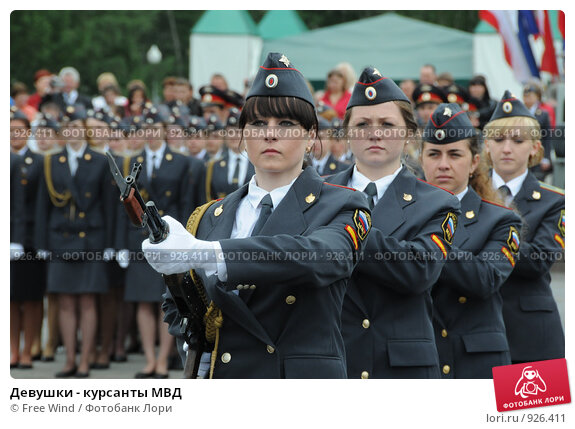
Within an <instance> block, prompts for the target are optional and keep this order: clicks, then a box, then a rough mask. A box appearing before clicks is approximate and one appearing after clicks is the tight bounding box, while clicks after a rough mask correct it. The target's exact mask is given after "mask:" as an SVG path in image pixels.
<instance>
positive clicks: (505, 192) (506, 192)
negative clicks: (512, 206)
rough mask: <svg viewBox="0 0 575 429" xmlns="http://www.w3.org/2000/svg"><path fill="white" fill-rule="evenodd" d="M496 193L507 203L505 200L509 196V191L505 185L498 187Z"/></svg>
mask: <svg viewBox="0 0 575 429" xmlns="http://www.w3.org/2000/svg"><path fill="white" fill-rule="evenodd" d="M498 191H499V194H500V195H501V196H502V197H503V200H504V201H505V202H507V198H509V197H510V196H511V189H509V187H508V186H507V185H503V186H500V187H499V189H498Z"/></svg>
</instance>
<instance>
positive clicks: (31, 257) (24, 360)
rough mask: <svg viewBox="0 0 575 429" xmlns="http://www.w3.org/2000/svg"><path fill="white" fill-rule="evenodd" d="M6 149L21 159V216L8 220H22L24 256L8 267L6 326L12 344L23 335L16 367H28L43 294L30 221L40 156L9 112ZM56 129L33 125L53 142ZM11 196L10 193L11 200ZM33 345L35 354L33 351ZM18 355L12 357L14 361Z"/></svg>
mask: <svg viewBox="0 0 575 429" xmlns="http://www.w3.org/2000/svg"><path fill="white" fill-rule="evenodd" d="M10 127H11V129H10V131H11V134H10V148H11V151H12V153H15V154H18V155H20V157H21V161H22V162H21V163H20V164H19V165H20V171H18V173H19V174H18V185H19V186H18V187H17V190H18V191H19V194H20V195H16V197H22V199H23V203H24V207H25V208H26V209H25V211H24V212H23V213H20V214H19V215H18V216H21V217H23V218H20V219H17V218H15V217H14V216H11V217H10V220H11V221H13V220H14V221H15V220H18V221H23V224H24V231H25V236H24V238H23V241H22V243H20V244H22V245H23V246H24V248H23V250H24V251H25V255H24V256H25V257H24V258H22V259H17V260H15V261H14V262H12V263H11V264H10V314H11V315H12V313H13V311H14V312H15V313H16V315H15V319H14V320H13V321H12V322H11V323H10V328H11V332H12V330H14V333H15V335H16V337H15V338H16V343H17V344H19V339H20V328H22V331H23V332H24V348H23V351H22V355H21V356H20V359H19V361H18V363H19V367H20V368H31V367H32V360H31V359H32V358H33V357H34V354H39V353H40V352H41V339H40V337H41V335H40V334H41V328H42V316H43V300H44V293H45V291H46V261H44V260H41V259H39V258H36V249H35V248H34V221H35V216H36V196H37V194H38V185H39V183H40V179H41V173H42V161H43V157H42V155H40V154H38V153H34V152H32V151H31V150H30V148H29V147H28V146H27V145H26V140H27V137H28V133H29V132H30V123H29V122H28V119H27V118H26V116H25V115H24V114H23V113H22V112H20V111H15V112H10ZM57 128H58V126H57V123H56V122H55V121H52V120H49V119H48V120H46V119H45V118H42V119H41V120H39V121H38V123H37V126H36V138H37V139H38V138H43V139H44V138H45V139H54V137H55V133H56V130H57ZM12 197H13V195H12V194H11V198H12ZM34 343H36V345H35V347H36V349H37V350H36V351H35V352H34V350H33V349H34ZM17 357H18V355H17V354H16V358H17Z"/></svg>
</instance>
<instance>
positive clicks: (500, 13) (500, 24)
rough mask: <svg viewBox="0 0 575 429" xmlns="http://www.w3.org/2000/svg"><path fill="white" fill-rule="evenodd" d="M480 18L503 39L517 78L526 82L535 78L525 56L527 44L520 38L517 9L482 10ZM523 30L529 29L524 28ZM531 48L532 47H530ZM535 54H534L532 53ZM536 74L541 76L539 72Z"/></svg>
mask: <svg viewBox="0 0 575 429" xmlns="http://www.w3.org/2000/svg"><path fill="white" fill-rule="evenodd" d="M479 19H482V20H483V21H486V22H487V23H488V24H490V25H491V26H492V27H493V28H495V29H496V30H497V32H498V33H499V34H500V35H501V38H502V39H503V46H504V50H505V60H506V61H507V64H509V66H510V67H511V69H512V70H513V74H514V76H515V78H516V79H517V80H518V81H519V82H522V83H525V82H527V81H529V80H530V79H532V78H533V76H534V75H533V74H532V72H533V71H532V69H531V67H530V66H529V63H528V62H527V59H526V57H525V49H526V46H522V44H521V41H520V39H519V17H518V11H516V10H480V11H479ZM522 31H523V32H525V31H527V30H525V29H524V28H523V29H522ZM529 49H531V48H530V47H529ZM531 55H533V54H531ZM535 76H539V73H537V74H536V75H535Z"/></svg>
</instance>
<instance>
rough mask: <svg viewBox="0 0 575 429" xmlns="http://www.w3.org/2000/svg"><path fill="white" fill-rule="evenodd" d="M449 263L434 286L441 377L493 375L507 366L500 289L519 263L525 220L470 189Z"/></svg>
mask: <svg viewBox="0 0 575 429" xmlns="http://www.w3.org/2000/svg"><path fill="white" fill-rule="evenodd" d="M461 213H462V215H461V216H460V217H459V219H460V222H459V225H458V226H457V234H455V241H454V245H453V246H452V248H451V254H450V258H449V260H448V262H447V263H446V264H445V266H444V267H443V270H442V272H441V276H440V277H439V281H438V282H437V283H436V284H435V286H434V287H433V290H432V297H433V306H434V318H433V321H434V327H435V341H436V344H437V351H438V352H439V361H440V367H441V368H442V369H443V371H442V378H491V377H492V373H491V368H492V367H493V366H500V365H509V364H510V363H511V358H510V355H509V345H508V344H507V338H506V336H505V324H504V323H503V314H502V307H503V302H502V299H501V295H500V293H499V289H500V288H501V285H502V284H503V283H504V282H505V280H507V277H509V275H510V274H511V271H512V270H513V266H514V264H515V263H516V257H517V251H518V245H519V233H520V231H521V219H520V218H519V216H518V215H517V214H516V213H514V212H513V211H512V210H510V209H507V208H505V207H501V206H498V205H496V204H493V203H490V202H488V201H485V200H481V197H479V195H477V193H476V192H475V191H474V190H473V189H472V188H469V190H468V191H467V193H466V194H465V196H464V197H463V199H462V200H461Z"/></svg>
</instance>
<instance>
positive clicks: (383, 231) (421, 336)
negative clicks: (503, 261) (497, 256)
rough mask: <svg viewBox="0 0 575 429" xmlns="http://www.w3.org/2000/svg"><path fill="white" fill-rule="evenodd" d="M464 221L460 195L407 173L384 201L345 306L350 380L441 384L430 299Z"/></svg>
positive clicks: (341, 180) (337, 178)
mask: <svg viewBox="0 0 575 429" xmlns="http://www.w3.org/2000/svg"><path fill="white" fill-rule="evenodd" d="M352 172H353V166H351V167H349V168H348V169H347V170H346V171H343V172H341V173H339V174H336V175H334V176H332V177H330V178H328V181H329V182H331V183H336V184H340V185H347V183H348V182H349V179H350V177H351V175H352ZM458 214H459V200H458V199H457V198H456V197H455V196H453V195H450V194H449V193H448V192H446V191H444V190H442V189H439V188H437V187H435V186H432V185H430V184H428V183H426V182H423V181H421V180H419V179H417V178H416V177H415V176H413V174H411V173H410V172H409V171H407V169H406V168H405V167H403V169H402V170H401V171H400V172H399V174H398V175H397V177H396V178H395V179H394V181H393V182H392V183H391V184H390V186H389V188H388V189H387V191H386V192H385V194H384V195H383V197H382V198H381V199H380V200H379V201H378V202H377V204H376V205H375V207H374V208H373V212H372V220H373V227H372V230H371V232H370V234H369V238H368V242H367V245H366V247H365V251H364V256H363V259H362V261H361V262H360V263H359V264H358V265H357V268H356V269H355V271H354V273H353V276H352V279H351V282H350V286H349V289H348V292H347V295H346V299H345V302H344V306H343V314H342V324H343V337H344V340H345V347H346V355H347V373H348V377H350V378H360V377H362V378H368V377H373V378H430V377H439V362H438V356H437V349H436V347H435V339H434V335H433V325H432V304H431V293H430V292H431V287H432V285H433V284H434V283H435V282H436V281H437V279H438V277H439V274H440V273H441V269H442V267H443V264H444V261H445V254H446V252H447V251H449V247H450V245H449V242H448V241H451V240H452V239H453V233H454V232H455V228H456V226H457V225H456V223H457V220H456V219H457V215H458ZM450 218H451V221H450ZM453 218H455V219H453ZM447 223H450V227H449V228H450V231H449V232H445V231H444V229H445V228H446V227H444V226H442V225H447ZM448 234H451V235H450V236H448ZM446 238H447V241H446ZM442 249H443V250H442ZM444 252H445V253H444ZM414 258H415V259H416V260H413V259H414ZM394 259H395V261H394Z"/></svg>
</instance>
